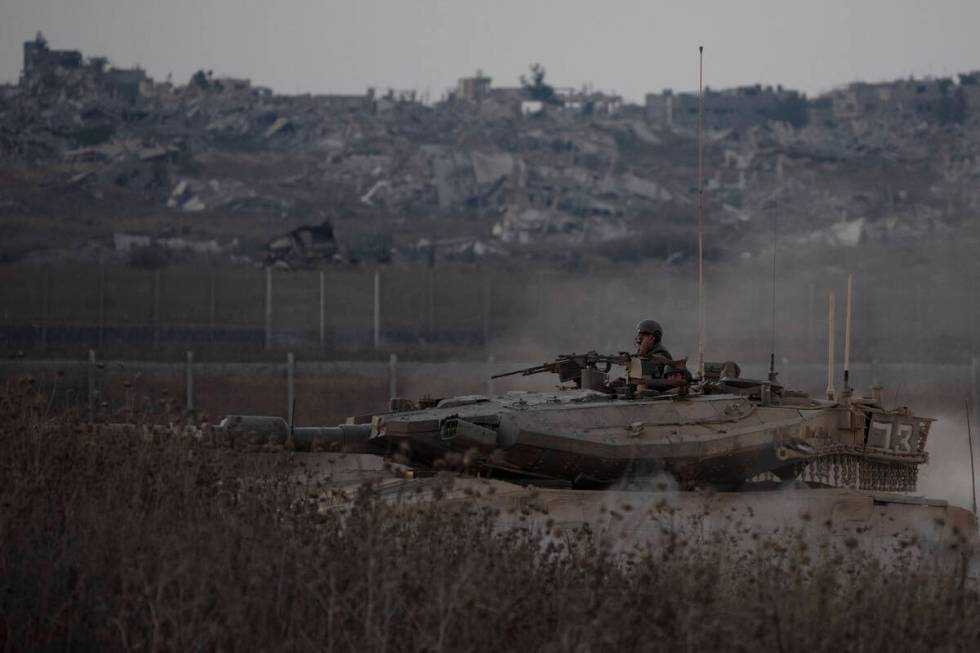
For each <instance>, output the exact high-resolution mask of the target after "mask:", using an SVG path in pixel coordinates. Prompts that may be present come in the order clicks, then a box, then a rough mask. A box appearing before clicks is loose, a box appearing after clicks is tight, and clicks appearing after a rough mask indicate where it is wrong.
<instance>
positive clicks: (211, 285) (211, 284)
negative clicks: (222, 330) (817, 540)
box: [208, 267, 216, 344]
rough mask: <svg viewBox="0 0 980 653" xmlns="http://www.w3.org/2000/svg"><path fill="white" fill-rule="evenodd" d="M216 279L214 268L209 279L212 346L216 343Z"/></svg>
mask: <svg viewBox="0 0 980 653" xmlns="http://www.w3.org/2000/svg"><path fill="white" fill-rule="evenodd" d="M214 277H215V273H214V268H213V267H212V268H211V274H210V275H209V278H208V342H210V343H212V344H213V343H214V316H215V309H214V305H215V301H216V298H215V293H214V284H215V279H214Z"/></svg>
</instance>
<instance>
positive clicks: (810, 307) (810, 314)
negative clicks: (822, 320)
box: [806, 281, 816, 354]
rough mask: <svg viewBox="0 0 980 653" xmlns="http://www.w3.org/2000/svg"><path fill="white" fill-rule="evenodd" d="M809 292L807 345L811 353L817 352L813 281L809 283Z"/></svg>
mask: <svg viewBox="0 0 980 653" xmlns="http://www.w3.org/2000/svg"><path fill="white" fill-rule="evenodd" d="M807 294H808V296H809V303H808V304H807V310H806V347H807V351H808V352H809V353H811V354H812V353H815V350H816V347H814V346H813V344H814V343H813V335H814V333H815V329H814V328H813V319H814V317H815V314H816V311H815V310H814V304H815V302H814V297H815V293H814V287H813V282H812V281H811V282H810V283H808V284H807Z"/></svg>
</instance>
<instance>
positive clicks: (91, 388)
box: [88, 349, 95, 422]
mask: <svg viewBox="0 0 980 653" xmlns="http://www.w3.org/2000/svg"><path fill="white" fill-rule="evenodd" d="M88 419H89V421H90V422H91V421H94V420H95V350H94V349H89V350H88Z"/></svg>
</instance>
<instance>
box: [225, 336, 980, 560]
mask: <svg viewBox="0 0 980 653" xmlns="http://www.w3.org/2000/svg"><path fill="white" fill-rule="evenodd" d="M614 369H615V370H619V369H621V370H622V376H619V377H618V378H615V379H611V378H610V377H611V373H612V372H613V370H614ZM541 373H552V374H556V375H557V376H558V380H559V384H560V385H559V386H558V387H557V388H556V389H555V390H553V391H550V392H529V391H511V392H507V393H504V394H501V395H498V396H492V397H491V396H484V395H465V396H458V397H446V398H431V397H426V398H423V399H421V400H419V401H416V402H413V401H409V400H406V399H393V400H391V402H390V405H389V407H388V410H385V411H382V412H378V413H376V414H373V415H364V416H357V417H351V418H349V419H348V420H347V423H345V424H341V425H338V426H332V427H291V426H290V425H289V424H287V422H286V421H285V420H283V419H281V418H278V417H256V416H229V417H227V418H225V420H223V422H222V423H221V427H222V428H226V429H236V430H239V431H241V432H244V433H247V434H250V435H251V437H254V438H256V440H257V441H258V442H270V441H274V442H280V443H283V444H287V445H288V446H290V447H293V448H294V449H296V450H299V451H325V452H330V451H344V452H348V453H361V454H372V455H375V456H381V457H384V458H385V459H387V460H390V461H394V462H397V463H400V465H402V467H400V469H401V470H402V471H403V477H402V478H387V479H385V480H383V481H381V482H380V483H379V485H378V486H377V487H378V488H379V491H380V493H381V495H382V496H387V497H390V498H392V500H404V498H405V497H407V496H415V497H417V499H415V500H420V501H440V502H443V503H446V504H456V505H477V506H479V505H484V506H490V507H492V508H494V509H495V511H496V513H497V514H498V515H499V517H498V519H499V520H500V522H501V525H502V526H507V525H518V524H524V525H526V524H525V522H524V520H525V519H527V518H528V517H527V515H528V514H531V513H534V514H548V515H549V516H548V518H547V521H548V522H551V523H555V522H557V523H558V524H559V525H565V526H568V527H570V528H575V527H580V526H583V525H584V526H588V528H589V530H590V532H593V533H599V534H604V536H607V537H609V538H611V539H612V540H613V541H614V542H616V543H617V546H620V545H623V544H636V545H641V546H645V545H649V544H650V543H651V542H654V541H656V540H657V539H658V538H660V537H661V536H662V533H663V531H662V530H661V526H660V525H661V524H662V523H663V519H662V518H663V516H662V515H657V514H653V513H651V510H652V508H651V506H656V507H658V508H657V509H658V510H660V509H661V508H663V507H664V506H668V507H669V511H670V515H671V517H670V521H671V523H674V524H684V523H686V524H688V526H687V527H686V528H687V531H688V535H689V536H692V537H695V538H705V537H708V534H710V533H712V532H715V533H717V532H722V531H727V530H729V529H735V528H736V525H739V524H740V525H741V526H738V528H742V529H744V528H745V527H746V525H748V526H747V528H749V529H751V530H754V531H755V532H757V533H761V534H763V535H768V534H772V533H775V532H778V531H779V530H780V529H781V528H782V529H783V530H784V532H793V533H796V534H797V535H799V534H802V536H803V537H804V538H805V539H806V540H807V541H813V542H817V541H822V540H823V539H825V540H826V542H827V544H829V546H830V547H831V549H834V548H837V549H844V548H850V547H853V546H855V544H856V543H862V546H864V545H866V550H867V551H868V552H870V553H872V554H875V555H877V556H879V557H880V558H883V559H886V560H887V559H889V558H890V557H892V556H894V555H895V552H896V551H897V550H903V549H902V547H904V546H906V545H907V544H908V543H914V545H915V547H917V549H918V550H919V551H920V552H921V553H923V554H926V555H929V556H931V557H932V558H934V559H943V560H946V561H947V562H949V564H953V565H957V564H962V563H963V557H962V556H963V552H964V551H966V552H972V551H973V549H974V547H975V546H976V530H977V523H976V517H975V515H974V514H973V513H971V512H970V511H968V510H964V509H962V508H959V507H956V506H950V505H948V504H947V502H946V501H944V500H941V499H928V498H922V497H916V496H911V493H914V492H915V490H916V481H917V477H918V468H919V466H920V465H923V464H926V463H927V461H928V454H927V452H926V443H927V439H928V437H929V430H930V427H931V425H932V422H933V421H934V420H933V419H932V418H929V417H924V416H920V415H917V414H915V413H913V412H912V411H911V410H909V409H908V408H905V407H888V406H885V405H884V404H883V403H882V400H881V396H882V393H881V392H880V389H876V390H874V391H872V392H871V394H870V395H869V396H861V397H859V396H856V395H855V394H854V393H853V392H852V391H851V390H850V389H849V388H846V387H845V389H844V390H843V391H842V392H840V393H839V394H838V395H835V396H833V397H831V398H829V399H825V398H818V397H812V396H809V395H808V394H806V393H804V392H799V391H793V390H790V389H788V388H785V387H783V385H781V384H779V383H777V382H776V381H775V375H772V378H771V379H765V380H760V379H748V378H743V377H741V376H740V370H739V366H738V365H737V364H735V363H733V362H726V363H717V364H712V363H708V364H706V365H705V374H704V376H703V378H693V377H692V375H691V374H690V373H689V372H688V370H687V368H686V364H685V361H683V360H681V361H668V360H666V359H662V358H659V357H652V358H642V357H638V356H635V355H630V354H616V355H611V356H610V355H600V354H597V353H595V352H589V353H587V354H582V355H576V354H572V355H566V356H559V357H558V358H556V359H555V360H553V361H550V362H548V363H544V364H542V365H538V366H534V367H531V368H526V369H523V370H516V371H514V372H511V373H508V374H507V375H513V374H523V375H530V374H541ZM498 376H505V375H498ZM447 475H448V476H450V477H452V478H453V479H454V480H453V483H454V485H453V486H452V487H451V488H450V489H447V488H446V487H445V486H444V485H443V484H441V482H440V479H445V477H446V476H447ZM407 489H412V490H413V492H406V490H407ZM784 490H789V491H784ZM532 505H535V506H543V508H542V509H541V510H540V511H538V512H534V511H530V512H529V511H528V509H527V508H528V506H532ZM610 506H615V509H611V508H610ZM616 515H618V517H616V518H613V516H616ZM624 515H625V516H624ZM677 515H681V516H685V515H686V516H687V517H688V518H690V519H689V520H688V519H680V520H678V519H677V518H676V517H677ZM736 516H737V518H736ZM794 517H795V518H797V519H796V520H795V521H794ZM515 519H516V520H518V521H515ZM512 522H513V523H512ZM903 543H904V544H903ZM896 544H899V545H900V546H899V548H898V549H896ZM933 554H935V555H933Z"/></svg>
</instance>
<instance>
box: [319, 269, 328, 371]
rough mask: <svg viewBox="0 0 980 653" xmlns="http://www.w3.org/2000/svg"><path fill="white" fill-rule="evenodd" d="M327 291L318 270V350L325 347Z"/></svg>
mask: <svg viewBox="0 0 980 653" xmlns="http://www.w3.org/2000/svg"><path fill="white" fill-rule="evenodd" d="M326 336H327V292H326V279H325V277H324V274H323V270H320V351H321V352H324V351H326V349H327V338H326Z"/></svg>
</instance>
